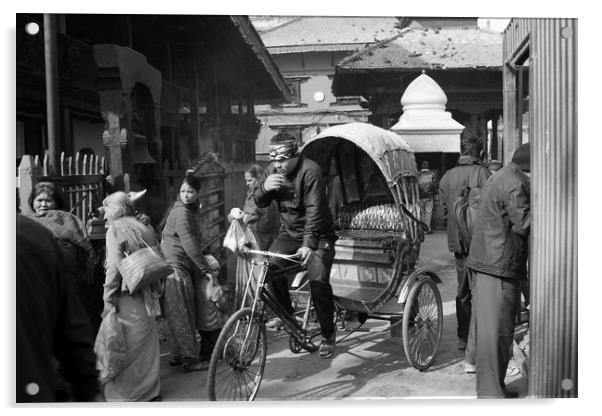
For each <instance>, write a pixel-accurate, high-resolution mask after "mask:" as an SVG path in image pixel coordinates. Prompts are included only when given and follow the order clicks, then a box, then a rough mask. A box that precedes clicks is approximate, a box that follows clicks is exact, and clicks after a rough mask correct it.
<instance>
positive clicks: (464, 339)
mask: <svg viewBox="0 0 602 416" xmlns="http://www.w3.org/2000/svg"><path fill="white" fill-rule="evenodd" d="M482 148H483V142H482V141H481V140H480V139H479V138H477V137H471V138H469V139H466V140H463V141H462V156H460V158H459V159H458V166H456V167H455V168H453V169H450V170H449V171H447V172H445V175H443V177H442V178H441V182H440V183H439V196H440V201H441V210H442V217H443V221H444V222H445V223H446V225H447V246H448V248H449V251H451V252H452V253H454V257H455V259H456V271H457V277H458V291H457V294H456V319H457V320H458V330H457V336H458V348H459V349H460V350H466V352H465V371H466V372H468V373H474V372H475V347H474V334H473V332H474V331H470V327H471V326H473V325H472V324H471V316H472V282H471V275H470V272H469V270H468V268H467V267H466V257H467V256H468V252H467V251H468V250H467V248H466V247H464V246H463V245H462V244H460V240H459V238H458V235H459V231H458V224H457V222H456V217H455V215H454V211H453V207H454V202H455V201H456V200H457V199H458V198H459V197H460V195H461V194H462V192H463V191H464V190H465V189H466V187H467V186H468V184H469V181H472V182H473V183H476V184H478V185H477V187H478V188H482V187H483V185H485V182H486V181H487V179H488V178H489V176H490V175H491V173H490V172H489V170H487V168H485V167H483V166H481V160H480V154H481V150H482ZM473 328H474V326H473Z"/></svg>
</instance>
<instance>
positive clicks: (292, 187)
mask: <svg viewBox="0 0 602 416" xmlns="http://www.w3.org/2000/svg"><path fill="white" fill-rule="evenodd" d="M270 150H271V151H270V159H271V160H272V163H271V164H270V165H269V166H268V167H267V168H266V171H265V173H264V179H263V181H262V182H261V183H260V185H259V187H258V188H257V190H256V191H255V201H256V203H257V206H259V207H267V206H268V205H269V204H270V203H271V202H272V201H273V200H276V201H277V203H278V209H279V211H280V218H281V220H282V227H281V229H280V234H279V235H278V236H277V237H276V239H275V240H274V242H273V243H272V245H271V246H270V251H273V252H277V253H282V254H293V253H297V254H298V255H299V257H300V258H301V260H302V261H303V263H304V265H305V266H306V267H307V274H308V277H309V280H310V283H309V285H310V292H311V297H312V301H313V303H314V307H315V310H316V315H317V317H318V321H319V323H320V328H321V333H322V343H321V345H320V356H321V357H322V358H330V357H332V355H333V354H334V348H335V332H334V325H333V314H334V301H333V296H332V287H331V285H330V269H331V267H332V262H333V259H334V241H335V239H336V236H335V234H334V223H333V221H332V217H331V214H330V210H329V209H328V201H327V199H326V192H325V187H324V175H323V173H322V169H321V168H320V166H319V165H318V164H317V163H315V162H314V161H312V160H309V159H306V158H304V157H303V156H300V155H299V149H298V147H297V143H296V141H295V139H294V138H293V137H291V136H290V135H287V134H283V133H280V134H278V135H276V136H274V137H273V138H272V140H271V142H270ZM284 266H287V264H286V261H282V260H281V261H274V263H273V265H272V266H271V268H270V272H271V271H273V270H274V269H275V268H277V267H284ZM270 272H268V280H270V286H271V290H272V293H273V294H274V295H275V297H276V299H277V300H278V302H279V303H280V304H281V305H282V306H283V307H284V309H285V310H286V311H287V312H289V313H291V314H292V313H293V307H292V305H291V299H290V296H289V292H288V281H287V279H286V278H285V277H280V278H276V279H270V277H271V276H270Z"/></svg>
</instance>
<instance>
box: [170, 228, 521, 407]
mask: <svg viewBox="0 0 602 416" xmlns="http://www.w3.org/2000/svg"><path fill="white" fill-rule="evenodd" d="M420 259H421V261H420V266H422V267H425V268H428V269H431V270H433V271H434V272H436V273H437V274H438V275H439V276H440V278H441V280H442V281H443V283H442V284H441V285H439V290H440V292H441V296H442V300H443V313H444V328H443V336H442V340H441V345H440V349H439V353H438V355H437V358H436V360H435V363H434V364H433V366H432V367H431V368H430V369H428V370H427V371H425V372H419V371H418V370H416V369H414V368H413V367H410V366H408V363H407V362H406V359H405V356H404V353H403V347H402V344H401V339H400V338H392V337H391V333H390V331H389V330H388V329H386V328H385V329H383V330H380V331H377V332H363V333H354V334H352V335H351V336H349V337H348V338H346V339H345V340H344V341H342V342H340V343H339V344H338V345H337V353H336V355H335V357H334V358H333V359H332V360H322V359H320V358H319V357H318V355H317V353H314V354H308V353H302V354H298V355H297V354H293V353H291V352H290V351H289V349H288V338H287V337H286V336H284V335H283V334H280V333H277V332H269V333H268V339H269V340H268V341H269V345H268V358H267V363H266V370H265V374H264V378H263V381H262V384H261V388H260V391H259V394H258V397H257V399H256V400H325V399H326V400H340V399H368V398H369V399H398V398H406V397H413V398H416V397H460V398H474V397H475V376H474V375H468V374H465V373H464V371H463V353H462V352H461V351H458V350H457V348H456V335H455V331H456V318H455V307H454V305H455V301H454V298H455V291H456V283H455V281H456V275H455V268H454V263H453V256H452V255H451V253H449V252H448V251H447V244H446V236H445V233H443V232H435V233H434V234H431V235H428V236H427V239H426V241H425V242H424V244H423V245H422V251H421V254H420ZM382 325H383V323H382V322H380V321H372V322H367V323H366V325H365V326H367V327H368V328H373V329H374V330H378V328H382ZM162 351H163V353H164V354H165V355H164V356H163V357H162V358H161V383H162V389H161V390H162V391H161V393H162V396H163V399H164V400H165V401H184V400H192V401H199V400H201V401H202V400H207V373H206V372H200V373H184V372H183V371H182V370H181V369H179V368H178V369H175V368H172V367H170V366H169V363H168V356H167V353H168V351H169V345H168V344H167V343H165V344H163V345H162ZM506 382H507V384H508V385H509V387H510V388H511V389H513V390H515V391H518V392H519V394H520V396H521V397H524V396H526V394H527V387H526V384H525V383H524V381H523V380H522V378H521V377H520V376H515V377H513V378H512V379H508V380H507V381H506Z"/></svg>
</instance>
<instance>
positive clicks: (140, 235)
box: [17, 133, 531, 402]
mask: <svg viewBox="0 0 602 416" xmlns="http://www.w3.org/2000/svg"><path fill="white" fill-rule="evenodd" d="M270 150H271V152H270V158H271V161H272V163H271V164H270V165H269V166H268V167H267V168H266V169H263V168H262V167H261V166H259V165H253V166H251V167H250V168H249V169H248V170H247V171H246V172H245V181H246V184H247V186H248V188H249V190H248V193H247V195H246V198H245V203H244V215H243V217H242V221H243V222H244V223H245V224H247V225H248V226H249V227H250V228H251V229H252V230H253V232H254V233H255V235H256V236H257V240H258V241H257V242H258V245H259V247H260V249H262V250H270V251H274V252H278V253H282V254H294V253H296V254H297V255H298V256H299V258H300V259H301V261H302V262H303V263H304V265H305V266H306V268H307V272H308V277H309V281H310V284H309V287H310V292H311V297H312V300H313V302H314V305H315V311H316V316H317V320H318V322H319V324H320V328H321V335H322V341H321V343H320V348H319V356H320V358H325V359H327V358H331V357H332V356H333V355H334V353H335V346H336V343H335V338H336V337H335V335H336V334H335V328H334V325H333V320H332V316H333V313H334V303H333V292H332V287H331V285H330V281H329V279H330V270H331V267H332V263H333V260H334V241H335V240H336V235H335V232H334V221H333V217H332V213H331V211H332V205H334V206H338V203H337V202H336V193H334V192H333V191H332V189H331V188H333V187H332V185H328V184H327V183H326V182H327V179H329V178H328V177H325V176H324V175H323V172H321V168H320V167H319V166H318V165H317V164H316V163H315V162H314V161H312V160H310V159H307V158H305V157H304V156H303V155H301V154H300V153H299V149H298V147H297V142H296V140H295V139H294V138H293V137H291V136H289V135H287V134H282V133H281V134H278V135H276V136H275V137H274V138H272V141H271V143H270ZM481 151H482V142H481V140H480V139H477V138H470V139H467V140H464V141H463V142H462V155H461V156H460V158H459V160H458V165H457V166H456V167H454V168H453V169H450V170H449V171H447V172H446V173H445V175H444V176H443V177H442V178H441V180H440V182H439V187H438V191H439V201H440V207H441V210H442V218H443V220H444V222H445V225H446V228H447V236H448V248H449V251H451V252H453V253H454V257H455V261H456V270H457V296H456V316H457V320H458V328H457V338H458V348H459V349H460V350H464V351H465V370H466V372H469V373H474V372H476V380H477V395H478V397H513V395H514V394H513V393H512V392H510V391H509V390H508V389H507V388H506V386H505V384H504V377H505V374H506V367H507V366H508V361H509V359H510V353H511V343H512V339H513V338H512V337H513V329H514V323H515V318H516V315H517V312H518V309H517V308H518V307H519V304H520V295H521V287H523V285H524V284H523V283H522V282H524V281H525V280H526V278H527V257H528V255H527V253H528V244H527V242H528V240H527V238H528V234H529V228H530V218H531V217H530V204H529V178H528V176H527V175H526V173H528V172H529V158H530V157H529V146H528V145H523V146H521V147H520V148H519V149H518V150H517V151H516V152H515V154H514V157H513V158H512V162H510V163H508V164H507V165H506V166H505V167H503V168H501V169H499V170H498V171H497V172H496V173H495V174H494V175H493V176H492V175H491V173H490V171H489V170H488V169H487V168H485V167H484V166H482V165H481V157H480V156H481ZM436 184H437V179H436V175H434V174H433V172H431V171H430V169H429V164H428V162H424V163H422V164H421V172H420V174H419V186H420V206H421V208H422V210H421V211H422V214H423V216H422V218H421V219H422V221H423V222H425V223H426V224H427V225H428V228H429V230H430V222H431V215H432V212H433V206H434V198H435V196H436V194H437V185H436ZM201 191H202V189H201V181H200V178H198V177H195V176H194V175H187V176H186V177H185V178H184V179H183V180H182V182H181V186H180V190H179V196H178V198H177V200H176V201H175V202H173V204H172V205H171V207H170V208H169V209H168V211H167V212H166V214H165V216H164V218H163V221H162V222H161V223H160V224H159V225H158V227H157V229H156V230H155V228H153V226H152V225H151V224H150V222H149V220H148V217H145V216H144V215H140V214H139V213H137V211H136V208H135V202H136V199H137V198H138V197H139V196H140V195H141V194H142V193H138V194H136V193H131V194H126V193H124V192H116V193H113V194H111V195H109V196H108V197H107V198H105V200H104V201H103V203H102V207H101V208H100V209H99V211H100V212H101V214H102V215H104V218H105V220H106V222H107V225H108V228H107V232H106V256H105V258H104V259H103V260H104V269H105V279H104V286H103V289H104V292H103V304H104V307H103V311H102V314H101V317H102V321H101V322H100V324H99V326H98V328H93V325H92V324H91V322H93V320H94V319H95V318H96V317H94V316H91V313H90V312H89V311H88V312H87V311H86V310H85V309H84V308H83V305H82V303H81V299H80V298H81V296H79V295H78V293H79V290H80V289H81V288H82V287H85V285H86V284H88V285H89V284H90V282H91V279H92V277H91V276H92V275H93V270H94V264H95V263H96V258H95V256H96V255H95V252H94V250H93V249H92V246H91V244H90V241H89V240H88V237H87V233H86V229H85V227H84V225H83V224H82V223H81V221H80V220H79V219H78V218H77V217H75V216H74V215H72V214H70V213H68V212H66V211H64V210H63V209H64V205H63V200H62V196H61V193H60V191H59V189H58V188H57V187H55V186H54V185H53V184H52V183H48V182H44V183H39V184H37V185H36V186H35V187H34V189H33V191H32V194H31V197H30V198H29V205H30V208H31V210H32V213H31V214H28V215H18V218H17V351H18V354H17V402H49V401H57V400H61V397H62V396H58V395H57V388H58V387H59V386H60V385H61V384H62V381H64V382H65V384H69V386H70V388H69V396H68V398H67V399H71V400H76V401H90V400H106V401H157V400H161V385H160V378H159V373H160V360H159V358H160V354H159V330H158V323H157V317H158V316H160V315H163V316H164V317H165V319H166V322H167V327H168V330H169V336H170V340H171V341H172V343H171V344H172V346H173V349H172V351H171V355H170V360H169V363H170V365H172V366H178V367H181V368H182V369H183V370H184V371H202V370H206V369H207V368H208V365H209V360H210V358H211V354H212V351H213V348H214V345H215V343H216V341H217V338H218V336H219V334H220V330H221V327H222V326H223V324H224V319H225V315H224V313H223V312H222V311H221V310H220V308H218V306H217V305H216V303H215V301H214V299H213V298H212V288H213V287H214V286H215V285H216V284H217V283H216V282H217V281H218V278H219V273H220V265H219V263H218V262H217V260H216V259H215V258H214V257H213V256H211V255H210V254H209V253H207V252H204V251H203V246H204V240H203V234H202V228H201V216H200V215H201V214H200V209H201V206H200V194H201ZM463 197H465V199H466V200H467V201H469V203H468V209H467V210H466V211H464V212H466V213H468V214H466V215H465V216H464V217H462V218H464V219H467V221H463V220H458V218H460V217H459V216H458V215H457V211H458V209H459V208H458V200H459V199H461V198H463ZM333 201H334V202H333ZM466 230H468V231H466ZM159 247H160V252H161V253H162V254H163V256H164V258H165V261H166V263H167V264H168V265H169V269H168V274H167V275H166V277H165V278H164V279H161V280H160V281H156V282H152V283H149V284H148V285H145V286H141V287H139V288H134V287H133V286H132V285H131V283H130V282H129V281H128V280H127V279H126V278H125V277H126V271H125V270H124V269H123V266H122V265H123V262H124V259H126V258H130V257H131V256H132V255H133V254H134V253H137V252H139V251H140V250H146V249H147V248H148V249H152V248H155V250H158V248H159ZM280 266H281V265H279V264H277V262H275V264H273V265H271V266H270V270H269V271H268V282H269V285H270V290H271V292H272V294H273V295H274V297H275V299H276V300H277V301H278V302H279V303H280V304H281V305H282V307H283V308H284V309H285V310H286V311H288V312H290V313H292V311H293V308H292V306H291V299H290V297H289V290H288V282H287V280H286V278H283V277H282V276H280V277H278V273H276V270H277V269H278V268H279V267H280ZM272 275H273V276H272ZM275 325H277V323H276V324H275ZM95 330H96V333H95ZM61 380H62V381H61Z"/></svg>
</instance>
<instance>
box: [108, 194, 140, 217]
mask: <svg viewBox="0 0 602 416" xmlns="http://www.w3.org/2000/svg"><path fill="white" fill-rule="evenodd" d="M102 205H103V206H106V207H111V208H113V213H114V215H113V217H112V218H107V219H109V220H116V219H117V218H121V217H125V216H126V215H133V214H134V212H135V211H134V205H133V204H132V201H131V199H130V198H129V197H128V195H127V194H126V193H125V192H123V191H117V192H114V193H112V194H111V195H109V196H107V197H106V198H105V199H104V201H102Z"/></svg>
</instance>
